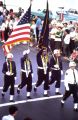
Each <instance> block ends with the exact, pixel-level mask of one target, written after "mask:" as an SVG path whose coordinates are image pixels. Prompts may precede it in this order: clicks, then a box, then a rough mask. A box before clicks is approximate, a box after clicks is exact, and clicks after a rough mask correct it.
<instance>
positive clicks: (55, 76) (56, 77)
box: [49, 70, 61, 88]
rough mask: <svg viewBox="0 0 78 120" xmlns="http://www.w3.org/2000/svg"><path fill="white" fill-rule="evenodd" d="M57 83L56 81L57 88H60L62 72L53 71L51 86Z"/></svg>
mask: <svg viewBox="0 0 78 120" xmlns="http://www.w3.org/2000/svg"><path fill="white" fill-rule="evenodd" d="M55 81H56V84H55V87H56V88H60V84H61V70H53V71H52V76H51V81H50V82H49V84H53V83H54V82H55Z"/></svg>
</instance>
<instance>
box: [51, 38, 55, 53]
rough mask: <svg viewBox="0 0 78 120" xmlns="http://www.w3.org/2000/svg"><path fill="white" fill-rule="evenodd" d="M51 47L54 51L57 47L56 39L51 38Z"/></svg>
mask: <svg viewBox="0 0 78 120" xmlns="http://www.w3.org/2000/svg"><path fill="white" fill-rule="evenodd" d="M50 47H51V50H52V52H53V51H54V49H55V42H54V39H52V38H51V39H50Z"/></svg>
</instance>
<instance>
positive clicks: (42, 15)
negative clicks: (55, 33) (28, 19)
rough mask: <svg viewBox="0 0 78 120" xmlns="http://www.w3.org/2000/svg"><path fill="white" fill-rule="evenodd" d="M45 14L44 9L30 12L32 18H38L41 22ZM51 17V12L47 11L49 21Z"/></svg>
mask: <svg viewBox="0 0 78 120" xmlns="http://www.w3.org/2000/svg"><path fill="white" fill-rule="evenodd" d="M45 13H46V9H44V10H40V9H38V10H37V11H32V12H31V16H32V17H35V16H39V17H40V18H41V19H42V20H43V19H44V17H45ZM52 16H53V14H52V12H51V11H49V19H50V20H52Z"/></svg>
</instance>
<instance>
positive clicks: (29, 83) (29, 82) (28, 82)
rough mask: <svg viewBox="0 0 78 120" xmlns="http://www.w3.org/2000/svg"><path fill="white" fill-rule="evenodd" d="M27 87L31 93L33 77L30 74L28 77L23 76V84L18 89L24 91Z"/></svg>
mask: <svg viewBox="0 0 78 120" xmlns="http://www.w3.org/2000/svg"><path fill="white" fill-rule="evenodd" d="M25 85H27V92H31V90H32V76H31V74H29V76H28V77H26V76H23V77H22V80H21V84H19V85H18V88H20V89H22V88H23V87H24V86H25Z"/></svg>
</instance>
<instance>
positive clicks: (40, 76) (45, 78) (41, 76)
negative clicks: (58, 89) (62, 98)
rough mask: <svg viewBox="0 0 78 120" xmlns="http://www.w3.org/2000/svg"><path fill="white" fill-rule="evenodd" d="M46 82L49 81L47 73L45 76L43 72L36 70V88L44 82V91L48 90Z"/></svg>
mask: <svg viewBox="0 0 78 120" xmlns="http://www.w3.org/2000/svg"><path fill="white" fill-rule="evenodd" d="M48 80H49V73H48V71H47V74H44V71H43V70H41V69H38V81H37V83H36V87H38V86H40V85H41V84H42V82H43V81H44V90H48Z"/></svg>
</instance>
